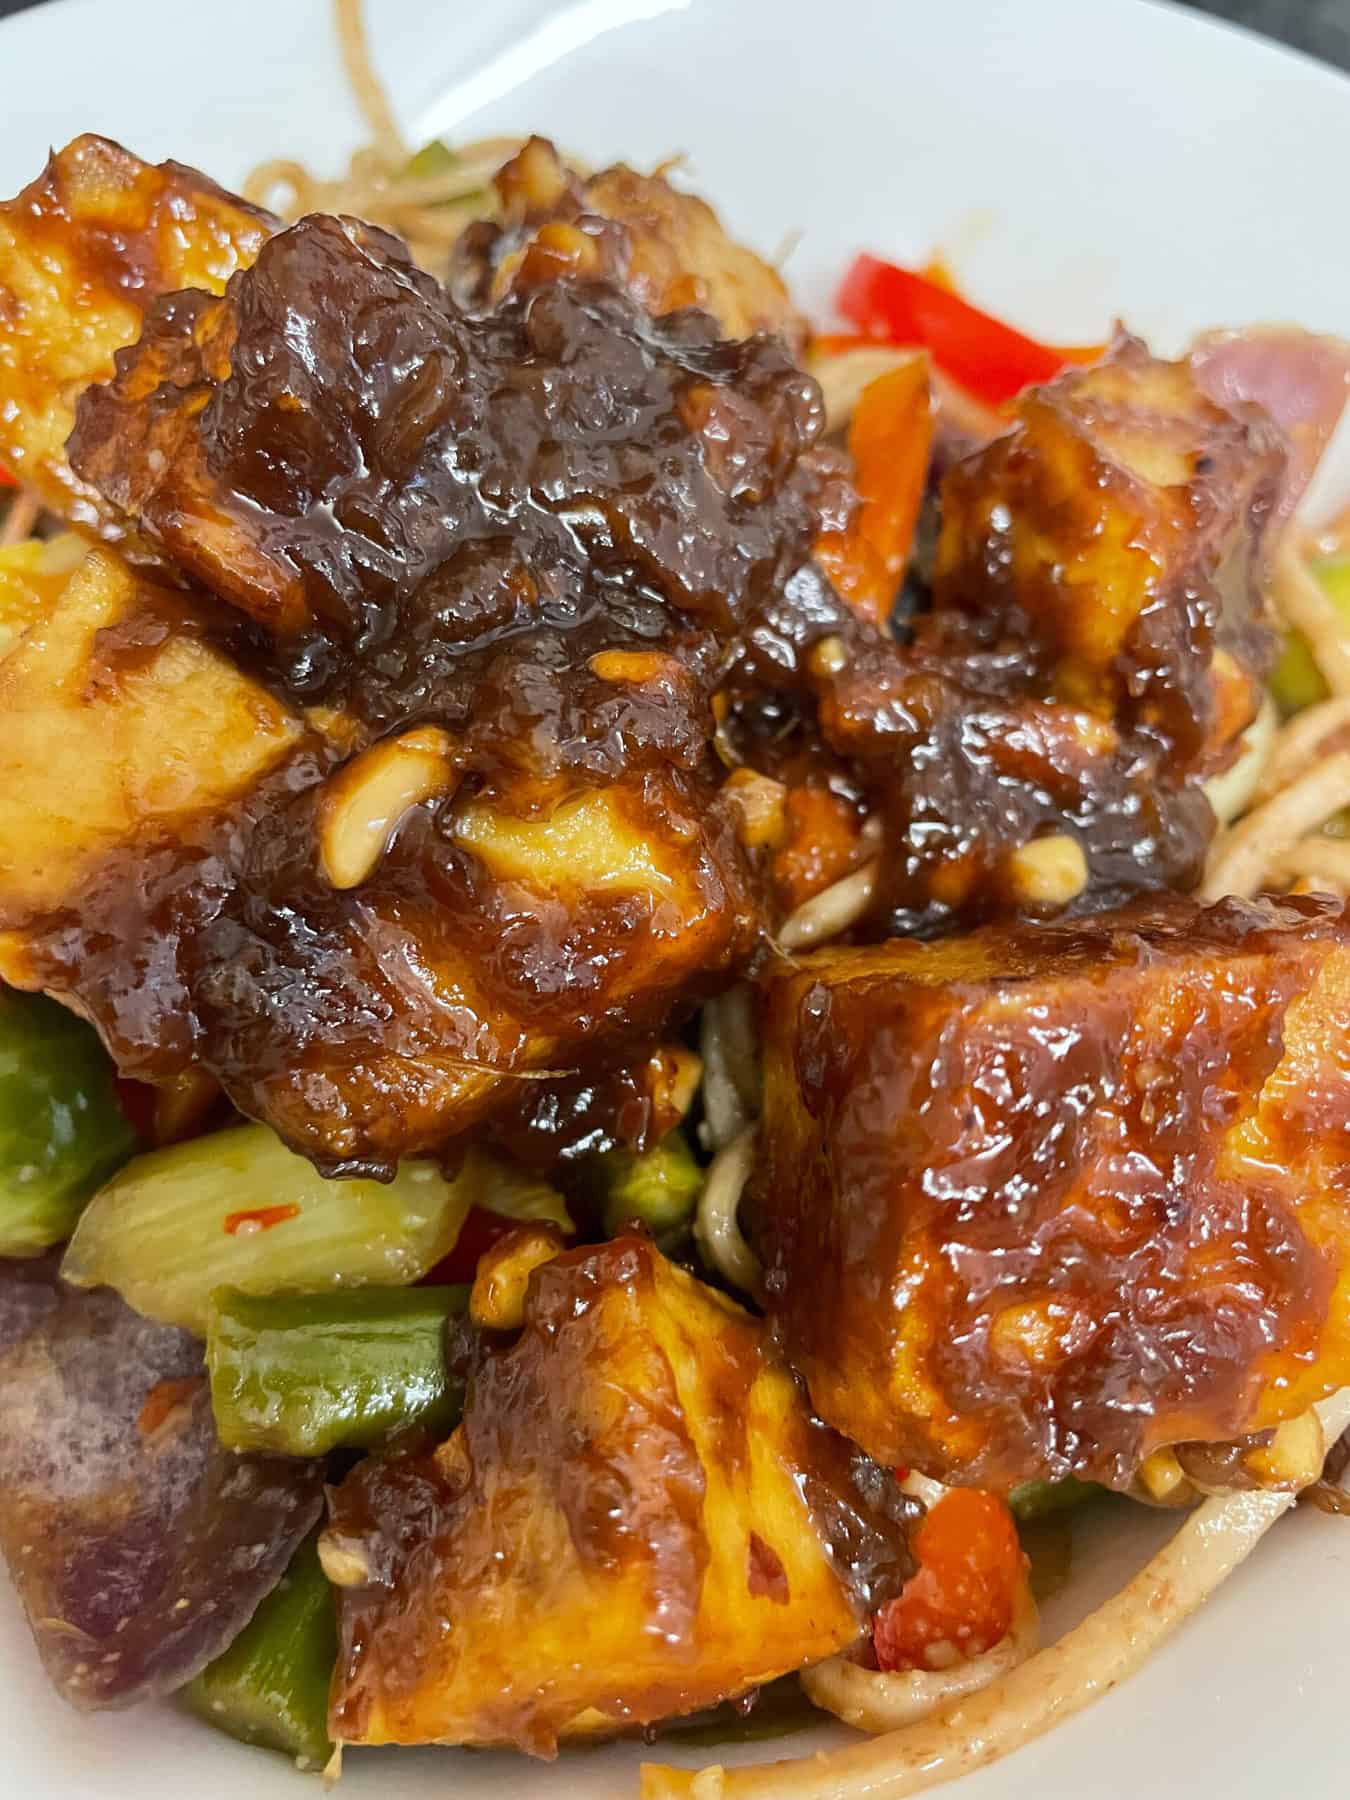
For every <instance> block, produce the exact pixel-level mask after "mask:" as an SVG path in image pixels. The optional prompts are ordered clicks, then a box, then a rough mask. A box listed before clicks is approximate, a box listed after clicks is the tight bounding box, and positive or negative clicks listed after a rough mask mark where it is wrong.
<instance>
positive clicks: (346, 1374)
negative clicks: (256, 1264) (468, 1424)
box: [206, 1287, 469, 1456]
mask: <svg viewBox="0 0 1350 1800" xmlns="http://www.w3.org/2000/svg"><path fill="white" fill-rule="evenodd" d="M468 1303H469V1290H468V1288H467V1287H444V1288H434V1287H424V1288H395V1289H387V1288H386V1289H379V1288H365V1289H363V1290H360V1291H357V1292H353V1293H347V1294H275V1295H270V1296H264V1297H258V1296H254V1295H250V1294H241V1293H239V1292H237V1291H236V1290H234V1289H230V1288H227V1289H224V1290H223V1291H222V1292H220V1293H218V1294H216V1295H214V1296H213V1297H212V1302H211V1318H210V1324H209V1326H208V1329H207V1334H206V1364H207V1368H208V1369H209V1371H210V1374H211V1405H212V1407H213V1408H214V1410H215V1415H216V1430H217V1432H218V1433H219V1435H220V1441H221V1443H222V1444H224V1446H225V1448H226V1449H227V1450H271V1451H278V1452H280V1453H281V1454H282V1455H285V1456H324V1455H326V1454H327V1452H328V1451H330V1450H338V1449H349V1450H376V1449H378V1448H379V1447H380V1446H381V1445H382V1444H383V1443H385V1442H386V1441H387V1439H388V1438H389V1437H390V1435H391V1434H392V1433H393V1432H395V1431H397V1430H398V1429H399V1428H400V1427H402V1426H406V1425H411V1424H420V1425H424V1426H426V1427H428V1428H429V1429H431V1430H434V1431H435V1432H436V1433H437V1434H438V1435H439V1436H442V1437H443V1436H445V1435H447V1434H448V1433H449V1432H450V1431H451V1430H453V1428H454V1426H455V1425H456V1424H457V1423H458V1422H459V1412H460V1405H461V1402H462V1399H463V1388H462V1385H461V1384H460V1383H459V1382H458V1381H456V1380H454V1379H452V1377H451V1376H450V1374H449V1373H448V1371H447V1369H446V1366H445V1326H446V1321H447V1320H448V1319H450V1318H453V1317H456V1316H458V1315H459V1314H461V1313H463V1312H464V1311H465V1309H466V1308H467V1306H468Z"/></svg>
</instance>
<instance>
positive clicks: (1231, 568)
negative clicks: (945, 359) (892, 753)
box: [934, 337, 1286, 774]
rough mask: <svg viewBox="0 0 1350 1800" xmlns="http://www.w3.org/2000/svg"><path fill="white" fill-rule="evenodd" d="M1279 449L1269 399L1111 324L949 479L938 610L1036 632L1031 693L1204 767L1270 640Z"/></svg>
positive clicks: (1014, 636) (997, 636) (1251, 712)
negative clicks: (1238, 399) (1268, 555)
mask: <svg viewBox="0 0 1350 1800" xmlns="http://www.w3.org/2000/svg"><path fill="white" fill-rule="evenodd" d="M1285 461H1286V450H1285V445H1284V441H1283V439H1282V438H1281V436H1280V434H1279V432H1278V431H1277V430H1276V428H1275V427H1274V425H1273V424H1272V423H1271V422H1270V421H1269V420H1268V419H1267V418H1266V417H1265V416H1264V415H1263V414H1258V413H1257V412H1256V411H1255V410H1254V409H1251V410H1245V411H1239V412H1228V411H1225V410H1224V408H1222V407H1221V406H1219V405H1217V404H1216V403H1215V402H1214V401H1212V400H1210V399H1209V398H1208V397H1207V396H1206V395H1205V393H1204V392H1203V391H1202V389H1201V388H1200V386H1199V385H1198V383H1197V381H1196V379H1195V377H1194V375H1193V373H1192V371H1191V369H1190V368H1189V366H1188V365H1187V364H1186V363H1184V362H1177V363H1171V362H1163V361H1160V360H1158V359H1157V358H1156V357H1154V356H1152V355H1150V353H1149V351H1148V349H1147V348H1146V346H1145V345H1143V344H1142V343H1140V342H1139V341H1138V339H1135V338H1129V337H1122V338H1120V339H1119V340H1118V341H1117V343H1116V344H1115V345H1114V346H1113V348H1112V350H1111V352H1110V354H1109V355H1108V356H1107V357H1106V358H1105V359H1104V360H1103V361H1102V362H1100V363H1098V364H1096V365H1094V366H1092V367H1089V368H1081V369H1072V370H1070V371H1069V372H1068V373H1067V374H1065V375H1063V376H1061V377H1060V378H1059V379H1058V380H1057V381H1053V382H1051V383H1050V384H1049V385H1048V386H1046V387H1041V388H1033V389H1029V390H1028V391H1027V393H1026V394H1024V395H1023V396H1022V398H1021V399H1020V400H1019V402H1018V405H1017V416H1016V423H1015V425H1014V427H1013V429H1012V430H1011V431H1010V432H1008V433H1007V434H1006V435H1005V436H1002V437H998V438H995V439H994V440H993V441H992V442H991V443H990V444H988V445H987V446H986V447H985V448H984V449H983V450H981V451H979V452H977V453H976V454H975V455H974V456H971V457H969V458H967V459H966V460H965V461H964V462H962V463H959V464H957V465H956V467H955V468H954V469H953V470H952V471H951V473H950V474H949V475H948V477H947V480H946V482H945V483H944V486H943V504H942V533H941V538H940V541H939V545H938V553H937V564H936V570H935V590H934V592H935V603H936V607H937V612H938V614H939V615H940V616H941V615H944V614H945V615H947V616H948V618H949V619H950V618H951V617H956V618H960V619H962V620H964V621H965V622H966V623H967V624H968V625H969V626H970V628H971V629H973V630H974V631H975V632H976V634H977V635H978V637H979V638H980V640H981V641H983V642H996V641H999V640H1004V641H1009V640H1011V641H1015V642H1016V643H1017V644H1018V645H1019V646H1027V645H1030V646H1031V647H1032V654H1033V656H1034V658H1035V660H1036V662H1037V664H1038V667H1039V673H1040V679H1041V682H1042V686H1043V692H1042V698H1045V699H1050V700H1056V701H1063V702H1065V703H1067V704H1069V705H1073V706H1080V707H1086V708H1089V709H1091V710H1092V711H1094V712H1096V713H1097V714H1098V716H1100V717H1103V718H1112V719H1114V720H1115V721H1116V722H1117V723H1118V724H1120V725H1122V726H1123V727H1132V726H1135V725H1142V726H1145V727H1151V728H1154V729H1157V730H1160V731H1163V732H1166V733H1167V734H1168V736H1169V737H1170V738H1171V739H1172V741H1173V742H1174V743H1175V744H1177V745H1178V746H1179V749H1180V752H1181V755H1182V757H1183V758H1184V759H1185V761H1186V762H1187V763H1194V765H1195V767H1196V770H1197V772H1198V773H1200V774H1208V773H1210V772H1211V771H1212V770H1213V769H1214V768H1216V767H1221V766H1223V762H1224V760H1225V757H1226V756H1227V754H1228V752H1229V749H1230V747H1231V745H1232V742H1233V740H1234V739H1235V738H1236V736H1237V735H1238V734H1239V733H1240V732H1241V731H1242V730H1244V729H1245V727H1246V726H1247V725H1248V724H1249V723H1250V722H1251V720H1252V718H1253V717H1254V716H1255V713H1256V710H1257V706H1258V705H1259V701H1260V686H1259V684H1260V681H1261V678H1262V677H1263V675H1264V673H1265V671H1266V668H1267V666H1268V663H1269V660H1270V658H1271V655H1272V640H1271V636H1270V633H1269V631H1268V629H1267V628H1266V626H1265V625H1264V623H1263V620H1262V611H1261V592H1260V581H1261V563H1260V551H1261V535H1262V528H1263V526H1264V523H1265V520H1266V517H1267V516H1268V514H1269V512H1270V508H1271V506H1272V504H1273V502H1274V499H1275V496H1276V493H1277V491H1278V488H1279V483H1280V480H1281V477H1282V475H1283V471H1284V467H1285Z"/></svg>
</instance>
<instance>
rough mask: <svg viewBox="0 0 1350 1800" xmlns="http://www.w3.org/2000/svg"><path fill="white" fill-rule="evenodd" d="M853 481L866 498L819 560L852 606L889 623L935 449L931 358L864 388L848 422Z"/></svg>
mask: <svg viewBox="0 0 1350 1800" xmlns="http://www.w3.org/2000/svg"><path fill="white" fill-rule="evenodd" d="M848 447H849V451H850V453H851V455H852V457H853V470H854V473H853V480H854V485H855V486H856V487H857V490H858V493H859V495H860V496H861V498H862V505H861V507H860V508H859V509H858V512H857V514H856V515H855V517H854V519H853V522H852V524H851V525H850V526H849V528H848V530H847V531H831V532H826V533H825V534H824V536H822V537H821V538H819V539H818V540H817V542H816V547H815V556H816V561H817V562H818V563H819V564H820V566H821V568H822V569H824V571H825V573H826V574H827V575H828V576H829V578H830V580H831V581H832V582H833V584H834V587H835V590H836V591H837V592H838V593H839V594H841V595H842V596H843V598H844V599H845V600H847V601H848V602H849V604H850V605H851V606H853V607H855V608H856V609H857V610H858V611H859V612H860V613H862V614H863V615H864V616H865V617H866V618H868V619H870V620H871V621H872V622H873V623H874V624H876V625H884V624H885V622H886V619H887V617H888V616H889V614H890V610H891V606H892V605H893V603H894V601H895V596H896V593H897V591H898V589H899V586H900V580H901V577H902V576H903V574H904V572H905V562H906V559H907V558H908V556H909V552H910V548H911V546H912V545H913V542H914V527H915V525H916V524H917V522H918V518H919V505H920V502H921V501H922V500H923V492H924V486H925V484H926V482H927V479H928V459H929V457H930V456H931V455H932V450H933V401H932V395H931V393H930V391H929V386H928V361H927V358H926V357H923V356H916V357H915V358H914V359H913V361H911V362H907V363H905V364H903V365H902V366H901V367H900V368H898V369H892V370H890V371H889V372H888V373H887V374H885V375H880V376H878V377H877V379H876V380H875V381H872V382H869V383H868V385H867V386H866V387H865V388H864V389H863V392H862V397H861V398H860V399H859V401H858V405H857V408H856V410H855V411H854V414H853V423H852V424H851V425H850V427H849V434H848Z"/></svg>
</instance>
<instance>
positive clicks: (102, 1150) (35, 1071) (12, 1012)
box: [0, 988, 136, 1256]
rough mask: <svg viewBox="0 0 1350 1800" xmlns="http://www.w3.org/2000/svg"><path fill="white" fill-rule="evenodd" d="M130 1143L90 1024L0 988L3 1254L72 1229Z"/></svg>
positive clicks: (131, 1135)
mask: <svg viewBox="0 0 1350 1800" xmlns="http://www.w3.org/2000/svg"><path fill="white" fill-rule="evenodd" d="M135 1148H136V1134H135V1132H134V1131H133V1130H132V1128H131V1126H130V1124H129V1123H128V1122H127V1119H126V1115H125V1114H124V1113H123V1111H122V1109H121V1107H120V1106H119V1105H118V1104H117V1096H116V1094H115V1092H114V1090H113V1069H112V1064H111V1062H110V1061H109V1060H108V1057H107V1055H106V1053H105V1051H104V1049H103V1046H102V1044H100V1043H99V1041H98V1037H97V1035H96V1034H95V1032H94V1031H93V1030H92V1029H91V1028H90V1027H89V1026H88V1025H86V1024H85V1023H84V1021H83V1020H82V1019H77V1018H76V1017H75V1015H74V1013H71V1012H67V1011H66V1009H65V1007H63V1006H58V1005H57V1004H56V1003H55V1001H53V1000H45V999H43V998H42V997H41V996H40V995H37V994H18V993H14V992H13V991H12V990H10V989H8V988H0V1256H36V1255H37V1254H38V1252H39V1251H42V1250H46V1249H47V1248H48V1247H49V1246H50V1245H52V1244H59V1243H60V1242H61V1240H62V1239H63V1238H67V1237H69V1236H70V1234H71V1231H72V1230H73V1229H74V1226H75V1221H76V1220H77V1219H78V1218H79V1216H80V1213H81V1211H82V1210H83V1208H84V1204H85V1201H86V1200H87V1199H88V1198H89V1196H90V1194H92V1193H93V1191H94V1189H95V1188H96V1187H97V1186H98V1184H99V1182H100V1181H102V1180H103V1179H104V1178H105V1177H106V1176H108V1175H109V1174H111V1173H112V1171H113V1170H114V1169H116V1168H117V1167H118V1166H119V1165H120V1164H121V1163H124V1162H125V1161H126V1159H127V1158H128V1157H129V1156H130V1155H131V1153H132V1151H133V1150H134V1149H135Z"/></svg>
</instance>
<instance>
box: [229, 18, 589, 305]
mask: <svg viewBox="0 0 1350 1800" xmlns="http://www.w3.org/2000/svg"><path fill="white" fill-rule="evenodd" d="M334 22H335V26H336V30H337V36H338V43H339V46H340V48H341V52H342V61H343V65H344V67H345V68H346V71H347V78H348V80H349V82H350V84H351V88H352V92H353V94H354V95H355V97H356V101H357V104H358V105H359V107H360V109H361V112H362V114H363V115H364V117H365V120H366V124H367V127H368V129H369V132H370V138H371V141H370V143H369V144H367V145H366V146H365V147H364V148H363V149H360V150H357V151H356V152H355V153H354V154H353V156H352V158H351V161H350V163H349V165H348V168H347V172H346V174H345V175H343V176H341V177H339V179H338V180H336V181H323V180H321V179H320V178H319V177H318V176H316V175H315V174H314V173H313V172H312V171H311V170H309V169H307V168H306V167H305V165H304V164H303V163H300V162H295V161H293V160H290V159H288V158H284V157H277V158H273V159H271V160H270V161H268V162H265V163H260V164H259V165H258V167H257V168H255V169H254V170H253V172H252V174H251V175H250V176H249V177H248V179H247V180H246V181H245V183H244V194H245V196H246V197H247V198H248V199H249V200H252V201H253V202H254V204H255V205H257V206H264V207H266V208H267V209H268V210H269V211H271V212H274V213H276V214H278V216H279V217H280V218H282V219H283V220H284V221H285V222H286V223H288V224H290V223H293V222H294V221H295V220H296V219H299V218H302V217H303V216H304V215H305V214H306V213H316V212H324V213H340V214H347V215H349V216H351V217H354V218H359V219H366V220H368V221H369V222H370V223H371V224H373V225H382V226H384V227H385V228H386V229H387V230H390V231H394V232H397V233H398V235H399V236H400V237H402V238H403V239H404V240H405V241H406V242H407V244H408V247H409V248H410V249H411V251H412V253H413V255H414V256H415V257H416V258H417V260H418V261H419V262H420V263H422V264H423V266H424V267H426V268H428V269H431V270H433V271H436V272H441V271H443V270H444V268H445V265H446V262H447V259H448V254H449V251H450V248H451V246H452V245H453V244H454V243H455V241H456V239H457V238H458V237H459V236H460V234H461V233H462V232H463V230H464V228H465V226H466V225H468V224H470V223H471V222H472V221H473V220H475V219H484V218H487V219H493V218H496V217H497V216H498V204H497V196H496V192H495V190H494V188H493V186H492V178H493V176H494V175H496V173H497V171H498V170H499V169H500V168H501V166H502V164H503V163H504V162H505V161H506V160H507V159H508V158H509V157H511V156H514V155H515V154H516V152H517V151H518V150H519V149H520V147H521V145H522V143H523V142H524V139H523V138H521V137H488V138H480V139H478V140H477V141H476V142H474V143H470V144H465V145H462V146H461V147H459V148H458V149H456V150H455V151H453V152H451V151H449V150H448V149H446V150H445V151H444V154H443V155H442V154H440V153H439V152H440V147H439V146H433V147H432V148H434V149H436V151H437V154H436V155H435V156H432V157H430V159H428V157H424V156H420V155H419V156H417V157H412V158H410V156H409V150H408V145H407V143H406V141H405V139H404V137H403V134H402V132H401V131H400V130H399V128H398V124H397V121H396V120H395V117H394V111H393V108H392V107H391V105H390V104H389V97H388V94H387V93H386V91H385V87H384V84H383V82H382V81H381V80H380V78H379V76H378V75H377V74H376V72H375V65H374V63H373V61H372V59H371V54H370V44H369V41H368V39H367V36H366V31H365V25H364V22H363V18H362V6H361V0H334ZM424 163H427V164H428V166H427V167H423V166H421V165H422V164H424ZM577 166H578V165H576V164H575V163H569V167H572V168H576V167H577Z"/></svg>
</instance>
